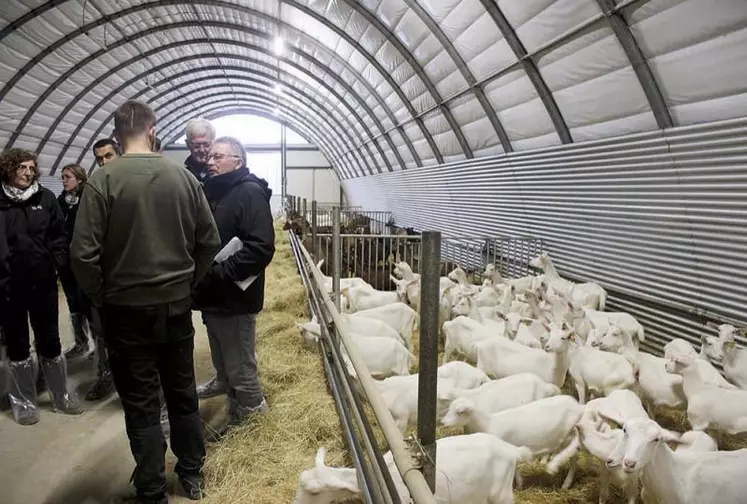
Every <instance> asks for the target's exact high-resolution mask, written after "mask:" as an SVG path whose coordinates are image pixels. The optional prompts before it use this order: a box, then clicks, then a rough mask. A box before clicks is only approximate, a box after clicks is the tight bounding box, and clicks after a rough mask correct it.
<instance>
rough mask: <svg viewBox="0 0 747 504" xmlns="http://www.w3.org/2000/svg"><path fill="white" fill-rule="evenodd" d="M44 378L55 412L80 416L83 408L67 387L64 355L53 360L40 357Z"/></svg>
mask: <svg viewBox="0 0 747 504" xmlns="http://www.w3.org/2000/svg"><path fill="white" fill-rule="evenodd" d="M40 359H41V367H42V370H43V371H44V378H45V379H46V381H47V384H48V385H49V393H50V395H51V396H52V404H53V405H54V409H55V410H56V411H61V412H62V413H65V414H68V415H80V414H81V413H83V408H81V407H80V402H78V394H76V393H75V392H74V391H73V392H71V391H70V390H68V387H67V362H66V361H65V356H64V355H58V356H57V357H55V358H54V359H47V358H46V357H40Z"/></svg>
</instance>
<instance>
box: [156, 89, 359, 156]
mask: <svg viewBox="0 0 747 504" xmlns="http://www.w3.org/2000/svg"><path fill="white" fill-rule="evenodd" d="M247 80H249V78H247ZM252 82H256V83H257V84H258V85H259V86H262V87H261V88H260V87H257V86H250V85H248V84H234V85H233V88H235V89H236V90H237V92H236V94H237V95H240V96H246V95H247V94H248V95H249V96H261V97H262V98H265V99H267V101H268V102H272V101H273V100H274V97H273V96H272V92H271V91H269V88H270V84H269V83H268V82H264V81H261V80H259V79H256V80H253V81H252ZM181 87H183V86H179V87H176V88H174V89H173V90H169V91H168V94H170V93H175V92H178V91H179V90H180V88H181ZM227 87H228V86H227V85H226V84H225V83H223V84H216V85H211V86H205V87H203V88H200V89H197V90H195V91H207V90H210V89H218V88H221V89H222V88H227ZM242 89H243V90H244V91H248V90H251V91H254V92H255V93H242V92H240V90H242ZM264 90H268V91H269V92H268V93H266V94H262V95H258V94H256V93H258V92H260V91H264ZM219 96H227V95H226V93H211V94H208V95H199V98H198V99H200V100H203V99H206V98H217V97H219ZM180 99H182V97H181V96H175V97H172V98H171V99H169V100H167V101H166V102H164V103H161V104H160V105H158V106H156V107H155V108H154V111H155V112H156V114H157V116H158V117H160V120H161V122H162V123H164V124H165V126H163V128H164V129H165V128H168V127H169V126H170V125H171V124H172V123H171V122H170V118H171V116H172V115H173V114H174V113H175V112H177V111H178V109H179V107H178V106H177V107H176V108H174V109H170V110H168V111H165V112H164V109H167V108H168V107H169V106H171V105H173V104H175V103H178V101H179V100H180ZM283 99H284V100H288V101H292V102H293V106H294V107H303V97H301V98H299V97H298V96H295V95H288V96H286V97H284V98H283ZM279 102H280V100H278V103H279ZM322 110H323V109H322ZM159 113H160V115H159ZM306 114H309V115H310V114H314V115H316V116H317V117H318V118H319V119H321V120H322V121H323V122H324V123H325V124H326V129H327V131H330V132H331V133H334V134H335V135H337V136H339V138H340V139H343V138H345V137H347V139H348V141H347V142H345V143H347V144H348V145H350V143H352V142H353V138H352V136H350V133H349V132H348V131H346V130H345V128H344V127H340V125H338V127H337V128H336V127H335V124H334V122H332V121H330V119H329V118H326V117H324V116H323V115H322V113H320V112H317V111H315V110H314V109H308V112H306ZM330 117H331V116H330ZM319 126H320V127H324V126H322V125H321V124H319ZM165 134H166V133H164V135H165Z"/></svg>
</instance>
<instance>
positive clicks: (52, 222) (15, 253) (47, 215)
mask: <svg viewBox="0 0 747 504" xmlns="http://www.w3.org/2000/svg"><path fill="white" fill-rule="evenodd" d="M0 217H2V218H4V220H5V231H6V238H7V245H8V267H9V268H10V277H9V290H10V296H11V297H12V296H15V293H29V292H32V291H34V290H36V289H40V290H41V289H55V288H56V286H57V272H56V270H58V269H60V268H63V267H65V266H66V265H67V264H68V254H69V253H68V245H67V240H66V239H65V231H64V229H63V226H64V217H63V215H62V210H61V209H60V205H59V203H57V198H56V197H55V195H54V194H53V193H52V191H50V190H49V189H47V188H45V187H42V186H39V191H38V192H36V193H35V194H34V195H33V196H31V197H30V198H29V199H27V200H26V201H23V202H18V201H13V200H11V199H10V198H9V197H8V196H7V195H6V194H5V192H4V191H3V190H2V189H0Z"/></svg>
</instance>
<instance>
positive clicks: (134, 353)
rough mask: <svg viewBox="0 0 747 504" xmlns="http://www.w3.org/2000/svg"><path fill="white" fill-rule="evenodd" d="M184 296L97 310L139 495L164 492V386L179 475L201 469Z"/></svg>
mask: <svg viewBox="0 0 747 504" xmlns="http://www.w3.org/2000/svg"><path fill="white" fill-rule="evenodd" d="M190 303H191V301H190V300H189V299H187V300H184V301H182V302H177V303H170V304H164V305H157V306H148V307H128V306H113V305H107V304H104V306H103V309H102V315H103V324H104V337H105V339H106V345H107V349H108V351H109V364H110V366H111V371H112V376H113V378H114V384H115V386H116V388H117V392H118V393H119V397H120V399H121V401H122V407H123V409H124V413H125V425H126V426H127V436H128V437H129V439H130V449H131V450H132V455H133V457H134V458H135V463H136V468H135V473H134V474H133V479H134V484H135V488H136V489H137V493H138V495H139V496H141V498H144V499H147V500H153V501H159V500H160V499H163V498H165V497H166V476H165V472H166V462H165V458H166V441H165V439H164V436H163V431H162V429H161V425H160V421H159V420H160V406H159V401H158V395H159V388H160V387H161V386H163V392H164V396H165V398H166V404H167V406H168V411H169V424H170V426H171V436H170V437H171V450H172V451H173V452H174V455H176V457H177V459H178V462H177V464H176V468H175V472H176V473H177V474H178V475H180V476H190V475H196V474H200V473H201V472H202V466H203V463H204V460H205V442H204V438H203V431H202V424H201V420H200V415H199V410H198V400H197V391H196V388H195V375H194V361H193V349H194V328H193V326H192V313H191V310H190Z"/></svg>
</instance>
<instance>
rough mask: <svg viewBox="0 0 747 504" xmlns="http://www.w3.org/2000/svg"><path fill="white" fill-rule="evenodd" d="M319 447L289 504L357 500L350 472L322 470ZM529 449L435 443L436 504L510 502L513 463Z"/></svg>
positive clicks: (484, 439)
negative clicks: (292, 503) (291, 503)
mask: <svg viewBox="0 0 747 504" xmlns="http://www.w3.org/2000/svg"><path fill="white" fill-rule="evenodd" d="M324 456H325V449H324V448H320V449H319V451H318V452H317V455H316V462H315V466H314V467H313V468H312V469H306V470H304V471H303V472H302V473H301V476H300V479H299V486H298V490H297V492H296V497H295V500H294V501H293V502H294V504H332V503H334V502H343V501H345V500H349V499H360V497H361V492H360V489H359V487H358V478H357V475H356V472H355V469H352V468H335V467H328V466H326V465H325V463H324ZM531 456H532V455H531V451H530V450H529V449H527V448H523V447H521V448H517V447H516V446H513V445H511V444H508V443H506V442H504V441H501V440H500V439H498V438H497V437H495V436H491V435H490V434H484V433H476V434H467V435H463V436H451V437H447V438H441V439H438V440H436V491H435V494H434V495H435V498H436V502H437V503H438V504H452V503H455V502H464V503H467V502H469V503H470V504H513V502H514V498H513V482H514V479H515V478H516V476H517V475H518V471H517V469H516V465H517V464H518V462H519V461H522V460H529V459H531ZM384 461H385V462H386V464H387V469H388V470H389V473H390V474H391V476H392V480H393V482H394V485H395V487H396V488H397V493H398V494H399V499H400V501H401V502H402V503H403V504H407V503H409V502H411V499H410V493H409V491H408V490H407V487H406V486H405V483H404V481H403V480H402V477H401V475H400V473H399V470H398V469H397V467H396V465H395V463H394V458H393V457H392V454H391V452H387V453H386V454H384Z"/></svg>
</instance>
